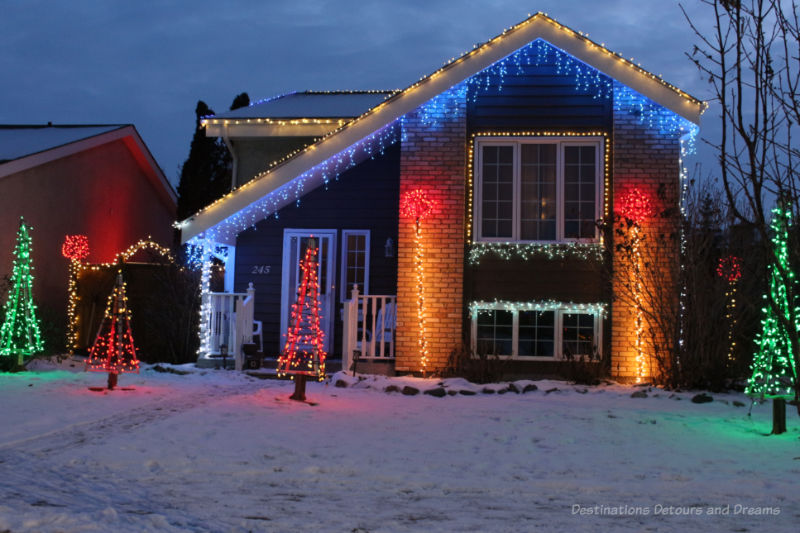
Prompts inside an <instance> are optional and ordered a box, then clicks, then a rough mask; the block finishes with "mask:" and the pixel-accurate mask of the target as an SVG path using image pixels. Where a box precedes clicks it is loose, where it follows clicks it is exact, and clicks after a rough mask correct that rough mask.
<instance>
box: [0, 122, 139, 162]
mask: <svg viewBox="0 0 800 533" xmlns="http://www.w3.org/2000/svg"><path fill="white" fill-rule="evenodd" d="M121 127H123V126H122V125H119V124H109V125H100V126H53V125H50V124H48V125H44V126H36V125H0V162H4V161H13V160H14V159H19V158H20V157H25V156H28V155H32V154H37V153H39V152H44V151H46V150H51V149H53V148H57V147H59V146H63V145H65V144H70V143H74V142H76V141H80V140H83V139H88V138H89V137H94V136H96V135H100V134H102V133H106V132H109V131H113V130H116V129H119V128H121Z"/></svg>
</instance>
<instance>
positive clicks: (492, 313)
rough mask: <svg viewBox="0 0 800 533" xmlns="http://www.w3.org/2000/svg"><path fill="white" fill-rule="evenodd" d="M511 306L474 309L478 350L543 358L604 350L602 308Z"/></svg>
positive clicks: (537, 358)
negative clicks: (591, 309) (595, 310)
mask: <svg viewBox="0 0 800 533" xmlns="http://www.w3.org/2000/svg"><path fill="white" fill-rule="evenodd" d="M556 305H557V304H556ZM510 307H511V309H508V308H507V307H506V306H505V305H503V304H485V305H483V306H481V307H473V308H472V345H473V349H475V350H476V351H477V352H478V353H482V354H491V355H499V356H503V357H508V358H513V359H531V360H542V361H544V360H551V361H553V360H561V359H567V358H569V357H580V356H582V355H583V356H589V357H594V355H595V354H597V353H600V350H601V346H602V342H601V331H602V317H601V314H600V312H599V311H598V312H583V311H581V312H574V311H572V310H571V309H567V308H565V307H564V308H558V307H555V306H554V308H553V309H543V310H529V309H524V306H520V308H514V306H513V305H512V306H510Z"/></svg>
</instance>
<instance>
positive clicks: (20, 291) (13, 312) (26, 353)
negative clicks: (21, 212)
mask: <svg viewBox="0 0 800 533" xmlns="http://www.w3.org/2000/svg"><path fill="white" fill-rule="evenodd" d="M30 230H31V228H30V226H28V225H27V224H25V221H24V220H23V219H22V218H20V220H19V230H18V231H17V244H16V246H15V247H14V262H13V268H12V271H11V290H10V291H9V292H8V299H7V300H6V304H5V307H4V308H3V309H4V311H5V313H4V315H5V318H4V319H3V325H2V326H0V356H6V357H14V356H16V358H17V361H16V364H17V365H22V363H23V361H24V359H25V358H26V357H30V356H31V355H33V354H35V353H38V352H41V351H42V350H43V349H44V346H43V343H42V333H41V326H40V325H39V319H38V318H37V317H36V304H35V303H34V301H33V257H32V252H33V249H32V239H31V233H30Z"/></svg>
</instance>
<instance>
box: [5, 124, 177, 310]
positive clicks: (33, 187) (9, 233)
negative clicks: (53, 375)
mask: <svg viewBox="0 0 800 533" xmlns="http://www.w3.org/2000/svg"><path fill="white" fill-rule="evenodd" d="M176 203H177V196H176V194H175V191H174V190H173V188H172V185H171V184H170V183H169V181H168V180H167V178H166V176H165V175H164V173H163V172H162V170H161V168H160V167H159V166H158V164H157V163H156V161H155V159H154V158H153V156H152V155H151V153H150V150H149V149H148V148H147V146H146V145H145V143H144V141H143V140H142V138H141V136H140V135H139V133H138V131H136V128H135V127H134V126H133V125H130V124H121V125H120V124H109V125H52V124H47V125H0V277H2V276H3V275H4V274H8V273H10V272H11V270H12V257H11V250H12V248H13V244H14V241H15V238H16V233H17V229H18V228H19V223H20V217H24V218H25V221H26V223H28V224H29V225H30V226H31V227H32V229H31V238H32V241H33V264H34V268H35V271H34V277H35V282H34V299H35V300H36V302H37V303H38V306H39V308H40V309H42V311H44V312H45V313H46V314H47V316H48V317H49V318H51V319H52V320H53V321H54V322H55V323H62V320H61V319H63V318H65V311H64V309H65V307H66V304H67V298H68V296H67V294H68V279H69V277H68V275H67V270H68V268H69V260H68V259H67V258H65V257H64V256H62V245H63V244H64V239H65V236H67V235H82V236H84V237H85V238H86V239H85V242H86V243H88V245H87V246H86V250H85V253H82V255H81V258H82V259H85V260H87V261H89V262H92V263H101V262H105V261H113V260H115V258H116V256H117V254H118V253H119V252H120V251H121V250H125V249H126V248H128V247H129V246H130V245H131V244H133V243H135V242H137V241H138V240H139V239H146V238H148V236H149V237H150V238H151V239H153V240H155V241H157V242H159V243H161V244H163V245H166V246H170V245H172V243H173V240H174V230H173V229H172V228H171V227H170V224H171V222H172V221H173V220H174V219H175V212H176Z"/></svg>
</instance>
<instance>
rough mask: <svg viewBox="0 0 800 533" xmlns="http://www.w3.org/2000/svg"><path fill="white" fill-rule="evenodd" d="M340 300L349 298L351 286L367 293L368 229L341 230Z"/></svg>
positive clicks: (361, 292) (362, 292) (351, 290)
mask: <svg viewBox="0 0 800 533" xmlns="http://www.w3.org/2000/svg"><path fill="white" fill-rule="evenodd" d="M342 242H343V243H344V245H343V247H342V284H341V287H342V291H341V300H342V301H343V302H344V301H345V300H349V299H350V295H351V294H352V292H353V286H354V285H355V284H358V292H359V293H360V294H369V230H343V231H342Z"/></svg>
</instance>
